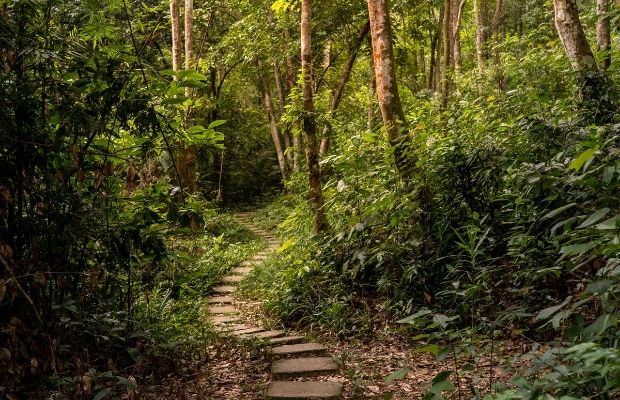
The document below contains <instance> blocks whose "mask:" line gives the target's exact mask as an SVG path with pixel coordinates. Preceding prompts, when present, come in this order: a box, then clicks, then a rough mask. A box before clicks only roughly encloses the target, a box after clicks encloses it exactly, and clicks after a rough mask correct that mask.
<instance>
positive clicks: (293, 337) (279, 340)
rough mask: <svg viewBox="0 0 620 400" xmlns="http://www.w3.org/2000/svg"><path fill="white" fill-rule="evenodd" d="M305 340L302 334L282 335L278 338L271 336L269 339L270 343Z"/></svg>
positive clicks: (282, 343)
mask: <svg viewBox="0 0 620 400" xmlns="http://www.w3.org/2000/svg"><path fill="white" fill-rule="evenodd" d="M304 340H305V337H304V336H284V337H279V338H273V339H271V340H270V341H269V344H270V345H278V346H279V345H285V344H296V343H301V342H303V341H304Z"/></svg>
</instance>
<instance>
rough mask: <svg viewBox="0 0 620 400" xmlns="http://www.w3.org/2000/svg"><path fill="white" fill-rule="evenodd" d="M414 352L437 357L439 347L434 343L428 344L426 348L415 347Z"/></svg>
mask: <svg viewBox="0 0 620 400" xmlns="http://www.w3.org/2000/svg"><path fill="white" fill-rule="evenodd" d="M414 351H415V352H416V353H430V354H433V355H437V353H439V346H437V345H436V344H434V343H430V344H427V345H426V346H422V347H417V348H416V349H415V350H414Z"/></svg>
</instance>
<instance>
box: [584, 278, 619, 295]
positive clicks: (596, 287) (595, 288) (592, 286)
mask: <svg viewBox="0 0 620 400" xmlns="http://www.w3.org/2000/svg"><path fill="white" fill-rule="evenodd" d="M613 284H614V281H612V280H609V279H601V280H599V281H594V282H590V283H589V284H588V287H587V288H586V291H587V292H588V293H598V294H601V293H604V292H606V291H607V289H609V287H610V286H611V285H613Z"/></svg>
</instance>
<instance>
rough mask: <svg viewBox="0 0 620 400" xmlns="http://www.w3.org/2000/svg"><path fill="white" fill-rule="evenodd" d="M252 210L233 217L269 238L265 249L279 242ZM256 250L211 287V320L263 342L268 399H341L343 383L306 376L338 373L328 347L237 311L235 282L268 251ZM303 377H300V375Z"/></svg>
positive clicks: (239, 335)
mask: <svg viewBox="0 0 620 400" xmlns="http://www.w3.org/2000/svg"><path fill="white" fill-rule="evenodd" d="M251 216H252V213H239V214H237V215H236V216H235V218H236V219H237V220H238V221H239V222H240V223H241V224H242V225H244V226H245V227H246V228H248V229H250V230H251V231H252V232H253V233H254V234H256V235H258V236H260V237H262V238H263V239H265V240H267V241H268V242H269V247H268V250H267V251H269V250H274V249H275V248H277V246H278V242H277V239H276V238H275V237H274V236H273V235H272V234H271V233H269V232H267V231H265V230H263V229H260V228H258V227H256V226H255V225H253V224H252V223H251V222H249V220H248V218H249V217H251ZM267 251H264V252H262V253H259V254H257V255H256V256H254V257H253V258H252V259H250V260H248V261H244V262H242V263H240V264H239V266H238V267H235V268H233V270H232V274H231V275H229V276H225V277H223V278H222V279H221V282H220V285H219V286H215V287H213V288H212V293H213V295H212V296H211V297H209V298H208V302H209V304H210V305H211V306H210V307H209V313H210V317H211V321H212V322H213V323H214V324H215V325H216V327H217V328H218V330H219V331H220V332H221V333H222V334H225V335H232V336H235V337H237V338H239V340H257V341H260V342H261V343H264V344H265V345H266V346H267V347H268V349H267V355H268V359H269V360H270V361H271V367H270V368H271V382H270V383H269V387H268V388H267V391H266V393H265V399H268V400H305V399H342V389H343V388H342V383H339V382H329V381H321V380H307V379H306V378H308V377H325V376H330V375H335V374H337V373H338V366H337V365H336V363H335V362H334V360H333V359H332V358H331V357H329V356H328V352H327V349H326V348H325V347H324V346H323V345H321V344H319V343H307V342H306V340H305V338H304V337H303V336H299V335H292V334H289V333H288V332H284V331H279V330H266V329H264V328H263V327H261V326H257V325H251V324H246V323H244V318H243V316H242V315H241V313H240V311H239V310H238V309H237V308H236V307H235V306H234V301H235V298H234V293H235V292H236V290H237V284H238V283H239V282H241V280H242V279H243V278H244V276H245V275H247V274H249V273H250V271H252V268H254V266H255V265H257V264H259V263H261V262H263V261H264V260H265V259H266V258H267V256H268V252H267ZM302 378H303V379H306V380H299V379H302Z"/></svg>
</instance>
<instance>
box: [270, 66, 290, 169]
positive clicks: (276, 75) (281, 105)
mask: <svg viewBox="0 0 620 400" xmlns="http://www.w3.org/2000/svg"><path fill="white" fill-rule="evenodd" d="M273 75H274V78H275V82H276V90H277V92H278V109H279V111H280V115H283V114H284V104H286V95H285V94H284V85H283V84H282V76H281V75H280V64H278V63H276V65H275V67H274V69H273ZM282 136H283V137H284V155H285V156H286V163H287V167H288V168H287V169H293V151H291V150H292V149H291V135H290V131H289V129H288V128H287V129H286V130H285V131H284V132H283V134H282Z"/></svg>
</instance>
